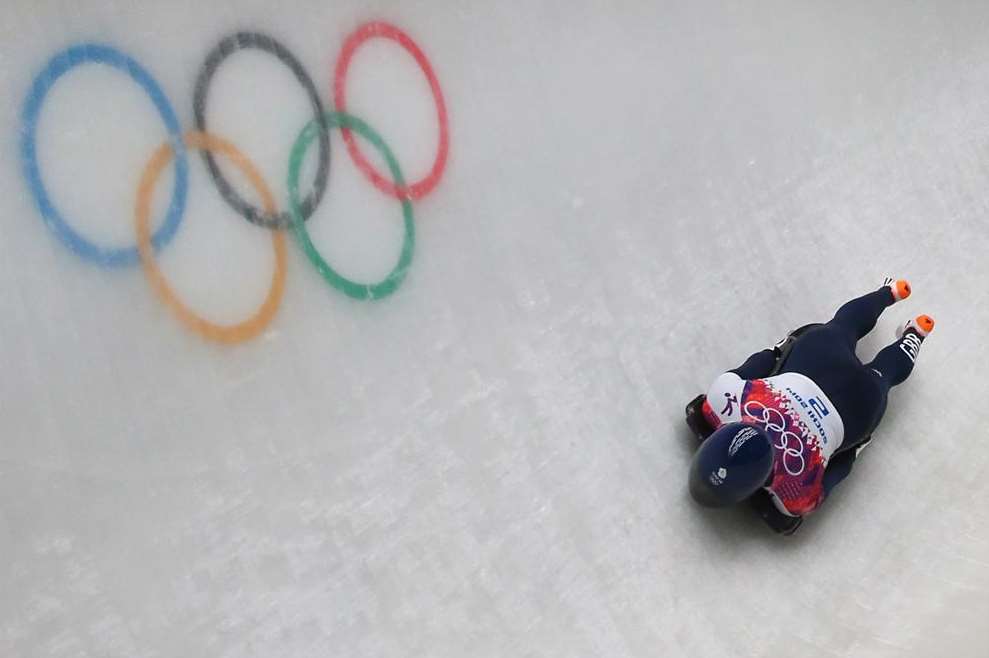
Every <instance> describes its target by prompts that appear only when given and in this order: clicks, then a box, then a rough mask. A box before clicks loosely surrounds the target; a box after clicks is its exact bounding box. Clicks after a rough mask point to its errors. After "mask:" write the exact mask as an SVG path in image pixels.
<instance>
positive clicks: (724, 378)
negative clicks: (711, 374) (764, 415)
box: [707, 372, 749, 423]
mask: <svg viewBox="0 0 989 658" xmlns="http://www.w3.org/2000/svg"><path fill="white" fill-rule="evenodd" d="M748 383H749V382H748V380H745V379H742V378H741V377H739V376H738V375H736V374H735V373H733V372H726V373H723V374H722V375H720V376H719V377H718V378H717V379H715V380H714V383H712V384H711V387H710V388H709V389H708V390H707V404H708V406H709V407H710V409H711V412H712V413H713V414H715V415H716V416H717V418H718V420H719V421H720V422H721V423H734V422H738V421H739V420H741V418H742V410H741V404H742V399H743V397H744V395H745V387H746V385H747V384H748Z"/></svg>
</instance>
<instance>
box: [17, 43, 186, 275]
mask: <svg viewBox="0 0 989 658" xmlns="http://www.w3.org/2000/svg"><path fill="white" fill-rule="evenodd" d="M89 63H93V64H105V65H107V66H110V67H112V68H115V69H119V70H121V71H123V72H124V73H126V74H127V75H129V76H130V77H131V79H132V80H134V82H136V83H137V84H138V85H139V86H140V87H141V88H142V89H144V91H145V92H147V94H148V96H149V97H150V98H151V102H152V103H154V106H155V109H156V110H158V114H159V115H160V116H161V119H162V121H164V123H165V128H167V130H168V136H169V139H170V140H171V144H172V147H173V148H174V149H175V154H176V157H175V187H174V188H173V189H172V201H171V203H170V204H169V206H168V213H167V214H166V215H165V221H164V223H163V224H162V225H161V227H160V228H159V229H158V230H157V231H155V234H154V235H153V236H152V237H151V244H152V245H153V246H154V247H155V248H156V249H157V248H160V247H162V246H164V245H165V244H167V243H168V241H169V240H171V239H172V238H173V237H174V236H175V231H176V230H177V229H178V227H179V223H181V221H182V214H183V212H185V199H186V192H187V190H188V186H189V165H188V162H187V161H186V156H185V146H184V145H183V143H182V129H181V128H180V127H179V120H178V118H177V117H176V116H175V110H173V109H172V106H171V104H170V103H169V102H168V99H167V98H166V97H165V92H163V91H162V90H161V87H160V86H159V85H158V83H157V82H156V81H155V79H154V78H153V77H151V74H150V73H148V72H147V71H146V70H144V68H143V67H142V66H141V65H140V64H138V63H137V62H136V61H134V60H133V59H132V58H131V57H129V56H127V55H125V54H123V53H122V52H120V51H119V50H117V49H116V48H113V47H111V46H104V45H100V44H94V43H86V44H81V45H78V46H73V47H71V48H68V49H66V50H63V51H62V52H60V53H58V54H56V55H55V56H54V57H52V58H51V59H50V60H49V61H48V65H47V66H45V68H44V69H43V70H42V71H41V73H39V74H38V75H37V77H35V79H34V82H33V83H32V84H31V90H30V91H29V92H28V96H27V102H26V103H25V104H24V111H23V112H22V115H21V119H22V122H23V126H22V128H21V131H22V133H21V161H22V163H23V166H24V176H25V177H26V178H27V181H28V187H29V188H30V190H31V195H32V196H33V197H34V201H35V203H37V204H38V209H39V210H41V216H42V217H43V218H44V220H45V223H46V224H47V225H48V227H49V228H50V229H51V230H52V231H53V232H54V233H55V235H56V236H58V238H59V239H60V240H61V241H62V242H64V243H65V245H66V246H68V247H69V249H71V250H72V251H74V252H76V253H77V254H79V255H80V256H82V257H83V258H85V259H87V260H91V261H94V262H96V263H99V264H100V265H105V266H109V267H116V266H120V265H136V264H137V262H138V261H139V260H140V256H139V254H138V251H137V248H136V247H124V248H114V247H100V246H98V245H96V244H94V243H92V242H90V241H89V240H87V239H86V238H85V237H83V236H82V235H81V234H80V233H79V232H78V231H76V229H74V228H72V226H71V225H69V223H68V222H67V221H65V217H64V216H63V215H62V213H61V212H60V211H59V210H58V208H56V207H55V204H54V202H52V200H51V197H50V196H49V195H48V190H47V188H46V187H45V184H44V181H43V180H42V177H41V170H40V168H39V167H38V153H37V139H38V135H37V133H38V117H39V116H40V114H41V106H42V104H43V103H44V101H45V98H46V97H47V95H48V92H49V91H51V88H52V87H53V86H54V85H55V83H56V82H57V81H58V79H59V78H60V77H62V76H63V75H65V74H66V73H68V72H69V71H71V70H72V69H74V68H75V67H77V66H80V65H82V64H89Z"/></svg>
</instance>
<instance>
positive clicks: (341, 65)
mask: <svg viewBox="0 0 989 658" xmlns="http://www.w3.org/2000/svg"><path fill="white" fill-rule="evenodd" d="M375 36H381V37H384V38H388V39H393V40H395V41H397V42H398V43H399V45H401V46H402V47H403V48H404V49H405V50H406V51H408V52H409V53H411V54H412V56H413V57H414V58H415V60H416V62H417V64H418V65H419V67H420V68H421V69H422V71H423V73H424V74H425V75H426V79H427V81H428V83H429V86H430V90H431V93H432V95H433V100H434V101H435V103H436V109H437V117H438V119H439V124H440V145H439V151H438V153H437V157H436V160H435V162H434V163H433V166H432V169H431V170H430V172H429V173H428V174H427V175H426V176H425V177H424V178H423V179H422V180H420V181H418V182H416V183H413V184H412V185H407V184H406V182H405V179H404V177H403V175H402V171H401V168H400V167H399V165H398V161H397V159H396V158H395V155H394V154H393V153H392V151H391V149H390V148H389V147H388V145H387V144H386V143H385V141H384V139H382V137H381V136H380V135H379V134H378V133H377V132H376V131H375V130H373V129H372V128H371V127H370V126H369V125H368V124H367V123H366V122H365V121H363V120H361V119H359V118H357V117H354V116H352V115H350V114H348V113H346V112H345V111H344V109H343V108H344V105H343V104H344V102H345V97H344V91H345V90H344V87H345V83H346V74H347V69H348V67H349V64H350V60H351V58H352V57H353V54H354V51H355V50H356V49H357V48H358V47H359V46H360V45H361V44H362V43H364V42H365V41H367V40H368V39H370V38H372V37H375ZM244 48H256V49H258V50H263V51H265V52H267V53H270V54H272V55H273V56H275V57H276V58H277V59H278V60H279V61H280V62H282V63H283V64H285V66H287V67H288V68H289V69H290V70H291V71H292V73H293V74H294V75H295V77H296V79H297V80H298V81H299V83H300V84H301V85H302V86H303V88H304V89H305V91H306V94H307V96H308V97H309V101H310V105H311V106H312V109H313V115H314V116H313V118H312V119H311V120H310V121H309V123H308V124H307V125H306V126H305V127H304V128H303V129H302V131H301V132H300V133H299V136H298V138H297V139H296V140H295V142H294V144H293V146H292V151H291V155H290V158H289V168H288V178H287V186H288V208H287V210H286V211H285V212H281V213H279V211H278V209H277V204H276V202H275V198H274V196H273V194H272V192H271V190H270V188H269V187H268V185H267V184H266V183H265V182H264V180H263V179H262V177H261V174H260V173H259V171H258V169H257V167H256V166H254V164H253V163H251V161H250V160H249V159H248V158H247V156H246V155H244V154H243V153H241V151H240V150H239V149H238V148H237V147H236V146H234V145H233V144H232V143H231V142H229V141H227V140H226V139H223V138H222V137H220V136H218V135H216V134H213V133H210V132H207V130H206V100H207V97H208V92H209V86H210V83H211V81H212V78H213V75H214V74H215V72H216V70H217V68H218V67H219V66H220V64H222V63H223V61H224V60H225V59H226V58H227V57H229V56H230V55H231V54H233V53H234V52H236V51H238V50H240V49H244ZM86 63H94V64H104V65H107V66H110V67H112V68H115V69H118V70H120V71H123V72H124V73H127V74H128V75H129V76H130V77H131V79H133V80H134V81H135V82H136V83H137V84H138V85H139V86H140V87H141V88H142V89H143V90H144V91H145V92H146V93H147V94H148V96H149V97H150V98H151V101H152V102H153V103H154V106H155V109H156V110H157V112H158V114H159V115H160V116H161V118H162V121H163V122H164V123H165V127H166V130H167V134H168V141H166V142H165V143H164V144H163V145H161V146H160V147H159V148H158V149H157V150H156V151H155V152H154V154H152V157H151V159H150V160H149V161H148V163H147V165H146V166H145V169H144V172H143V174H142V175H141V178H140V181H139V184H138V189H137V199H136V203H135V212H134V223H135V231H136V234H137V245H136V246H134V247H126V248H116V247H102V246H99V245H96V244H94V243H93V242H92V241H90V240H89V239H87V238H85V237H84V236H83V235H81V234H80V233H79V232H78V231H77V230H76V229H74V228H72V227H71V226H70V225H69V223H68V222H67V221H66V220H65V218H64V216H63V215H62V213H61V212H60V211H59V210H58V209H57V208H56V207H55V204H54V203H53V202H52V200H51V198H50V196H49V193H48V190H47V188H46V187H45V185H44V182H43V179H42V175H41V171H40V167H39V165H38V155H37V145H36V144H37V128H38V118H39V116H40V114H41V108H42V105H43V103H44V101H45V99H46V97H47V95H48V92H49V91H50V90H51V88H52V87H53V86H54V85H55V83H56V82H57V81H58V80H59V78H60V77H61V76H63V75H64V74H65V73H67V72H69V71H71V70H72V69H73V68H75V67H77V66H79V65H81V64H86ZM335 71H336V77H335V79H334V86H333V92H334V95H335V98H336V99H337V100H336V102H337V111H335V112H326V111H324V109H323V105H322V102H321V101H320V98H319V95H318V93H317V92H316V90H315V87H314V85H313V82H312V79H311V78H310V76H309V74H308V73H307V72H306V70H305V69H304V67H303V66H302V64H301V63H300V62H299V61H298V59H297V58H296V57H295V56H294V55H292V54H291V53H290V52H289V50H288V49H287V48H286V47H285V46H284V45H282V44H281V43H279V42H278V41H276V40H275V39H273V38H271V37H269V36H267V35H264V34H260V33H257V32H237V33H235V34H233V35H230V36H227V37H226V38H224V39H222V40H221V41H220V43H219V44H218V45H217V46H216V47H214V48H213V49H212V50H211V51H210V52H209V55H208V56H207V58H206V61H205V63H204V64H203V67H202V69H201V70H200V72H199V75H198V76H197V79H196V86H195V92H194V100H193V114H194V116H195V121H196V126H197V128H198V130H195V131H190V132H188V133H186V134H185V135H184V136H183V134H182V130H181V128H180V125H179V121H178V118H177V117H176V114H175V111H174V110H173V109H172V106H171V105H170V104H169V102H168V100H167V98H166V97H165V94H164V92H163V91H162V89H161V87H160V86H159V84H158V83H157V82H156V81H155V80H154V78H153V77H152V76H151V74H150V73H148V72H147V71H146V70H145V69H144V68H143V67H142V66H141V65H140V64H138V63H137V62H136V61H135V60H134V59H133V58H131V57H130V56H129V55H125V54H124V53H122V52H120V51H119V50H117V49H116V48H113V47H112V46H108V45H102V44H93V43H87V44H81V45H77V46H72V47H70V48H67V49H66V50H64V51H61V52H59V53H57V54H56V55H55V56H54V57H52V58H51V60H49V62H48V63H47V65H46V66H45V68H44V69H43V70H42V71H41V73H39V74H38V76H37V77H36V78H35V79H34V81H33V82H32V84H31V87H30V90H29V92H28V95H27V99H26V101H25V104H24V109H23V112H22V116H21V119H22V122H23V125H22V130H21V132H22V136H21V159H22V165H23V170H24V175H25V178H26V179H27V183H28V187H29V189H30V192H31V194H32V196H33V197H34V200H35V202H36V204H37V206H38V208H39V210H40V212H41V215H42V218H43V219H44V221H45V223H46V224H47V225H48V227H49V228H50V229H51V230H52V231H53V232H54V233H55V235H56V236H57V237H58V238H59V239H60V240H61V241H62V242H63V243H65V244H66V245H67V246H68V247H69V248H70V249H71V250H72V251H74V252H75V253H77V254H79V255H80V256H82V257H83V258H85V259H87V260H90V261H93V262H95V263H97V264H99V265H103V266H122V265H136V264H137V263H141V265H142V267H143V269H144V272H145V274H146V275H147V278H148V281H149V282H150V284H151V287H152V288H153V289H154V290H155V292H156V293H157V295H158V297H159V298H160V299H161V300H162V301H163V302H164V303H165V305H166V306H168V307H169V308H170V309H171V310H172V312H173V313H174V314H175V315H176V316H177V317H178V319H179V321H180V322H182V324H184V325H185V326H186V327H188V328H189V329H191V330H192V331H193V332H195V333H197V334H199V335H200V336H202V337H204V338H207V339H210V340H215V341H219V342H224V343H237V342H241V341H244V340H248V339H250V338H252V337H254V336H257V335H258V334H259V333H260V332H262V331H263V330H264V328H265V327H266V326H267V325H268V324H269V323H270V322H271V320H272V319H273V318H274V315H275V313H276V312H277V309H278V306H279V304H280V302H281V298H282V294H283V292H284V288H285V272H286V253H285V251H286V250H285V235H284V230H286V229H291V230H292V232H293V234H294V236H295V238H296V241H297V242H298V243H299V245H300V247H301V248H302V250H303V251H304V252H305V254H306V257H307V258H308V260H309V261H310V262H311V263H312V264H313V266H314V267H316V269H317V271H319V273H320V275H321V276H322V277H323V278H324V280H326V282H327V283H329V284H330V285H331V286H332V287H334V288H336V289H338V290H340V291H341V292H343V293H344V294H346V295H348V296H350V297H353V298H355V299H361V300H371V299H380V298H382V297H385V296H387V295H390V294H392V293H393V292H395V290H397V289H398V287H399V286H400V285H401V283H402V282H403V281H404V279H405V276H406V274H407V272H408V269H409V267H410V265H411V263H412V255H413V251H414V247H415V221H414V217H413V213H412V204H411V201H410V200H411V199H419V198H422V197H423V196H425V195H426V194H428V193H429V192H430V191H432V190H433V189H434V188H435V187H436V185H437V183H438V182H439V179H440V177H441V176H442V174H443V171H444V169H445V167H446V161H447V154H448V151H449V130H448V127H447V113H446V105H445V104H444V101H443V93H442V91H441V90H440V87H439V82H438V81H437V79H436V75H435V73H434V72H433V68H432V66H431V65H430V63H429V61H428V60H427V59H426V56H425V55H424V54H423V52H422V50H421V49H420V48H419V47H418V46H417V45H416V44H415V43H414V42H413V41H412V39H411V38H410V37H409V36H408V35H406V34H405V33H404V32H402V31H401V30H399V29H398V28H397V27H395V26H393V25H389V24H387V23H381V22H373V23H367V24H365V25H362V26H360V27H358V28H357V30H355V31H354V32H353V33H352V34H350V35H349V36H348V37H347V39H346V40H345V42H344V47H343V49H342V51H341V53H340V56H339V60H338V62H337V65H336V68H335ZM330 128H340V130H341V132H342V133H343V137H344V140H345V141H346V143H347V146H348V151H349V152H350V154H351V156H352V157H353V159H354V162H355V164H356V165H357V167H358V168H359V169H361V171H362V172H363V173H364V175H365V176H366V177H368V178H369V179H370V180H371V181H372V182H374V184H375V185H376V186H377V187H378V188H379V189H381V190H383V191H384V192H386V193H388V194H390V195H391V196H393V197H395V198H397V199H398V201H399V202H400V203H401V205H402V219H403V224H404V238H403V242H402V247H401V250H400V253H399V256H398V260H397V262H396V264H395V266H394V268H393V269H392V271H391V272H390V273H388V274H387V275H386V276H385V277H384V278H383V279H382V280H381V281H379V282H377V283H369V284H365V283H359V282H356V281H352V280H350V279H347V278H346V277H344V276H343V275H341V274H340V273H338V272H337V271H336V270H334V269H333V268H332V267H331V266H330V265H329V264H328V263H327V262H326V261H325V260H324V258H323V257H322V256H321V255H320V253H319V251H318V250H317V249H316V247H315V246H314V245H313V243H312V240H311V239H310V237H309V233H308V231H307V229H306V224H305V222H306V220H307V219H309V217H310V216H311V215H312V214H313V212H314V210H315V208H316V206H317V205H318V204H319V202H320V199H321V198H322V196H323V194H324V192H325V190H326V185H327V178H328V175H329V168H330V145H329V130H330ZM354 132H356V133H358V134H359V135H360V136H361V137H362V138H363V139H365V140H366V141H368V142H369V143H370V144H371V146H373V147H374V148H375V149H377V150H378V151H379V153H380V154H381V155H382V156H383V158H384V160H385V163H386V165H387V167H388V171H389V173H390V175H391V179H390V180H389V179H386V178H384V177H383V176H381V175H380V174H379V173H378V172H376V171H375V170H374V169H373V167H372V166H371V164H370V163H369V162H368V161H367V159H365V157H364V156H363V154H362V153H361V152H360V151H359V150H358V148H357V145H356V141H355V139H354V135H353V133H354ZM317 138H318V140H319V153H318V164H317V167H316V177H315V180H314V182H313V187H312V189H311V190H310V191H309V192H308V194H306V195H305V196H304V197H303V196H302V194H301V193H300V191H299V176H300V170H301V168H302V163H303V161H304V160H305V155H306V153H307V152H308V150H309V148H310V147H311V146H312V143H313V142H314V141H316V140H317ZM187 148H193V149H199V150H200V151H202V152H203V161H204V163H205V164H206V168H207V170H208V172H209V174H210V177H211V179H212V180H213V182H214V183H215V184H216V187H217V189H218V190H219V192H220V194H221V196H222V197H223V198H224V200H226V202H227V203H228V204H229V205H230V206H231V207H233V208H234V209H235V210H236V211H237V212H238V213H239V214H241V215H242V216H243V217H245V218H246V219H247V220H249V221H250V222H252V223H254V224H257V225H259V226H264V227H267V228H270V229H274V230H273V232H272V236H271V239H272V245H273V247H274V250H275V270H274V273H273V274H272V279H271V285H270V288H269V290H268V293H267V296H266V298H265V300H264V302H263V303H262V304H261V306H260V307H259V308H258V309H257V310H256V311H255V312H254V314H253V315H252V316H251V317H250V318H248V319H247V320H244V321H242V322H239V323H237V324H233V325H221V324H216V323H213V322H210V321H208V320H206V319H204V318H202V317H200V316H199V315H197V314H196V313H195V312H193V311H192V310H191V309H190V308H189V307H188V306H187V305H186V304H185V303H184V302H182V301H181V300H180V299H179V298H178V297H177V295H176V294H175V293H174V292H173V290H172V288H171V287H170V286H169V285H168V283H167V281H166V279H165V277H164V275H163V274H162V272H161V271H160V269H159V268H158V266H157V263H156V258H155V254H156V252H157V251H158V250H159V249H160V248H162V247H163V246H165V245H166V244H167V243H168V242H169V241H170V240H171V239H172V238H173V237H174V236H175V233H176V231H177V229H178V227H179V224H180V223H181V222H182V218H183V215H184V212H185V207H186V196H187V192H188V162H187ZM216 153H219V154H221V155H223V156H225V157H226V158H228V159H229V160H231V161H232V163H233V164H234V165H235V166H236V167H237V168H238V169H239V170H240V172H241V173H242V174H244V175H245V176H246V178H247V179H248V182H249V183H250V184H251V186H252V187H254V188H255V191H256V192H257V193H258V195H259V196H260V197H261V208H256V207H254V206H252V205H250V204H249V203H248V202H246V201H245V200H244V199H243V198H242V197H241V196H240V195H239V194H237V193H236V192H235V191H234V190H233V188H232V187H231V185H230V183H229V182H228V181H227V180H226V179H225V178H224V177H223V175H222V174H221V173H220V170H219V167H218V166H217V164H216V161H215V158H214V154H216ZM173 160H174V162H175V183H174V188H173V190H172V198H171V201H170V203H169V206H168V210H167V214H166V216H165V220H164V222H163V223H162V225H161V226H160V227H159V228H158V229H157V230H156V231H155V232H154V233H153V234H152V233H151V228H150V225H151V220H150V214H151V198H152V197H153V193H154V188H155V185H156V184H157V180H158V178H159V177H160V175H161V172H162V171H163V169H164V168H165V167H166V166H167V165H168V164H169V162H171V161H173Z"/></svg>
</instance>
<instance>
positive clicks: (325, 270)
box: [288, 112, 415, 299]
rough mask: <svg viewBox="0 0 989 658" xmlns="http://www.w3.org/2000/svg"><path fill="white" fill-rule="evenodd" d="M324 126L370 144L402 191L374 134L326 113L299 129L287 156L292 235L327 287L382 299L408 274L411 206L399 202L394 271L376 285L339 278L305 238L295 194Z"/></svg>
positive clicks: (392, 162) (391, 159)
mask: <svg viewBox="0 0 989 658" xmlns="http://www.w3.org/2000/svg"><path fill="white" fill-rule="evenodd" d="M324 125H325V126H326V127H329V128H342V129H344V130H353V131H355V132H357V133H358V134H359V135H360V136H361V137H363V138H364V139H366V140H367V141H368V142H370V143H371V145H372V146H374V147H375V148H376V149H378V151H379V152H380V153H381V155H383V156H384V158H385V162H387V163H388V169H389V170H390V171H391V176H392V179H393V180H394V183H395V186H396V187H398V188H399V189H404V188H405V178H404V177H403V176H402V170H401V169H399V166H398V161H397V160H396V159H395V156H394V154H393V153H392V152H391V149H390V148H388V145H387V144H385V142H384V140H383V139H381V136H380V135H379V134H378V133H376V132H375V131H374V130H373V129H372V128H371V127H370V126H369V125H367V124H366V123H364V122H363V121H361V120H360V119H358V118H357V117H355V116H352V115H350V114H347V113H345V112H327V113H325V114H324V115H323V116H322V119H319V118H314V119H312V120H311V121H309V123H307V124H306V127H305V128H303V129H302V132H301V133H299V136H298V138H296V140H295V144H293V145H292V153H291V155H289V159H288V201H289V212H290V213H291V216H292V232H293V233H294V234H295V237H296V239H297V240H298V242H299V244H300V245H301V246H302V250H303V251H305V252H306V256H307V257H308V258H309V261H310V262H311V263H312V264H313V265H315V266H316V270H317V271H318V272H319V274H320V276H322V277H323V279H325V280H326V282H327V283H329V284H330V285H331V286H333V287H334V288H336V289H337V290H339V291H340V292H342V293H344V294H345V295H347V296H348V297H353V298H354V299H381V298H382V297H387V296H388V295H390V294H392V293H393V292H395V291H396V290H397V289H398V287H399V286H400V285H401V284H402V281H403V280H404V279H405V275H406V274H407V273H408V270H409V265H410V264H411V263H412V250H413V248H414V247H415V223H414V221H413V217H412V203H411V202H410V201H409V200H408V199H407V198H402V199H401V202H402V217H403V219H404V221H405V238H404V240H403V242H402V253H401V255H400V256H399V258H398V263H396V265H395V268H394V269H393V270H392V271H391V272H389V273H388V275H387V276H386V277H385V278H384V279H382V280H381V281H379V282H378V283H358V282H357V281H352V280H350V279H348V278H347V277H345V276H342V275H341V274H340V273H339V272H337V271H336V270H334V269H333V268H332V267H331V266H330V264H329V263H327V262H326V261H325V260H324V259H323V256H322V255H321V254H320V253H319V250H318V249H316V246H315V245H313V243H312V240H311V239H310V237H309V232H308V231H307V230H306V224H305V222H304V221H303V214H302V200H301V199H300V195H299V172H300V170H301V169H302V161H303V160H304V159H305V156H306V151H307V150H308V149H309V146H310V145H311V144H312V143H313V141H314V140H315V139H316V137H317V136H318V135H319V134H320V132H321V131H322V130H324V129H325V128H324V127H323V126H324Z"/></svg>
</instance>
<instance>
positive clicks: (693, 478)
mask: <svg viewBox="0 0 989 658" xmlns="http://www.w3.org/2000/svg"><path fill="white" fill-rule="evenodd" d="M772 471H773V445H772V442H771V441H770V440H769V436H767V435H766V432H765V430H763V429H761V428H759V427H754V426H752V425H746V424H745V423H728V424H726V425H722V426H721V427H719V428H718V429H717V430H716V431H715V432H714V433H713V434H711V436H709V437H708V438H707V440H706V441H704V443H703V444H701V447H700V448H698V450H697V454H695V455H694V460H693V462H692V463H691V465H690V495H691V496H693V498H694V500H696V501H697V502H698V503H700V504H701V505H704V506H705V507H727V506H728V505H734V504H735V503H738V502H741V501H743V500H745V499H746V498H748V497H749V496H751V495H752V494H754V493H755V492H756V491H757V490H758V489H759V487H762V486H765V484H766V482H767V481H768V479H769V474H770V473H772Z"/></svg>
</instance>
